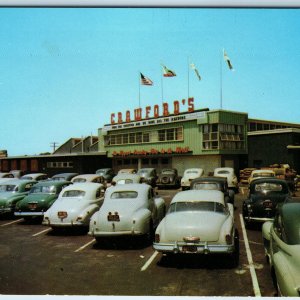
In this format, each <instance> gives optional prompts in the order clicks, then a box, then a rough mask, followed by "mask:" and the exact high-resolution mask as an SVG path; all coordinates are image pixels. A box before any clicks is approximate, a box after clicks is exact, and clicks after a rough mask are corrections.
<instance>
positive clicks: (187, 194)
mask: <svg viewBox="0 0 300 300" xmlns="http://www.w3.org/2000/svg"><path fill="white" fill-rule="evenodd" d="M153 247H154V249H155V250H156V251H159V252H162V253H166V254H177V253H199V254H222V253H223V254H228V255H229V256H230V259H232V263H233V264H234V265H237V264H238V262H239V235H238V231H237V229H236V227H235V223H234V208H233V205H232V204H229V203H227V202H226V201H225V199H224V194H223V193H222V192H220V191H213V190H190V191H184V192H179V193H177V194H176V195H175V196H174V198H173V199H172V201H171V204H170V207H169V209H168V212H167V214H166V216H165V218H164V219H163V220H162V221H161V223H160V224H159V225H158V227H157V229H156V232H155V241H154V243H153Z"/></svg>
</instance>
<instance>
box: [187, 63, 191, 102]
mask: <svg viewBox="0 0 300 300" xmlns="http://www.w3.org/2000/svg"><path fill="white" fill-rule="evenodd" d="M189 64H190V59H189V57H188V58H187V67H188V70H187V72H188V97H187V98H188V99H189V98H190V66H189Z"/></svg>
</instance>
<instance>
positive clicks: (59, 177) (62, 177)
mask: <svg viewBox="0 0 300 300" xmlns="http://www.w3.org/2000/svg"><path fill="white" fill-rule="evenodd" d="M77 175H79V174H78V173H59V174H55V175H53V176H52V177H51V178H49V180H55V181H71V179H72V178H74V177H75V176H77Z"/></svg>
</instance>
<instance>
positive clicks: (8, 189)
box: [0, 179, 37, 214]
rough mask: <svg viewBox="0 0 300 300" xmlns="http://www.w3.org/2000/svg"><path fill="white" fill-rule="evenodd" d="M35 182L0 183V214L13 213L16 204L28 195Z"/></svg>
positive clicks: (12, 181) (15, 181)
mask: <svg viewBox="0 0 300 300" xmlns="http://www.w3.org/2000/svg"><path fill="white" fill-rule="evenodd" d="M36 183H37V181H35V180H25V179H24V180H20V179H11V180H7V181H5V182H2V183H0V214H3V213H13V212H14V210H15V206H16V204H17V203H18V202H19V201H21V200H22V199H23V198H24V197H25V196H27V195H28V193H29V191H30V189H31V188H32V186H33V185H34V184H36Z"/></svg>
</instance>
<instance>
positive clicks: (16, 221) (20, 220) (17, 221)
mask: <svg viewBox="0 0 300 300" xmlns="http://www.w3.org/2000/svg"><path fill="white" fill-rule="evenodd" d="M22 221H24V219H18V220H15V221H12V222H9V223H5V224H2V225H1V227H4V226H8V225H11V224H14V223H19V222H22Z"/></svg>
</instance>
